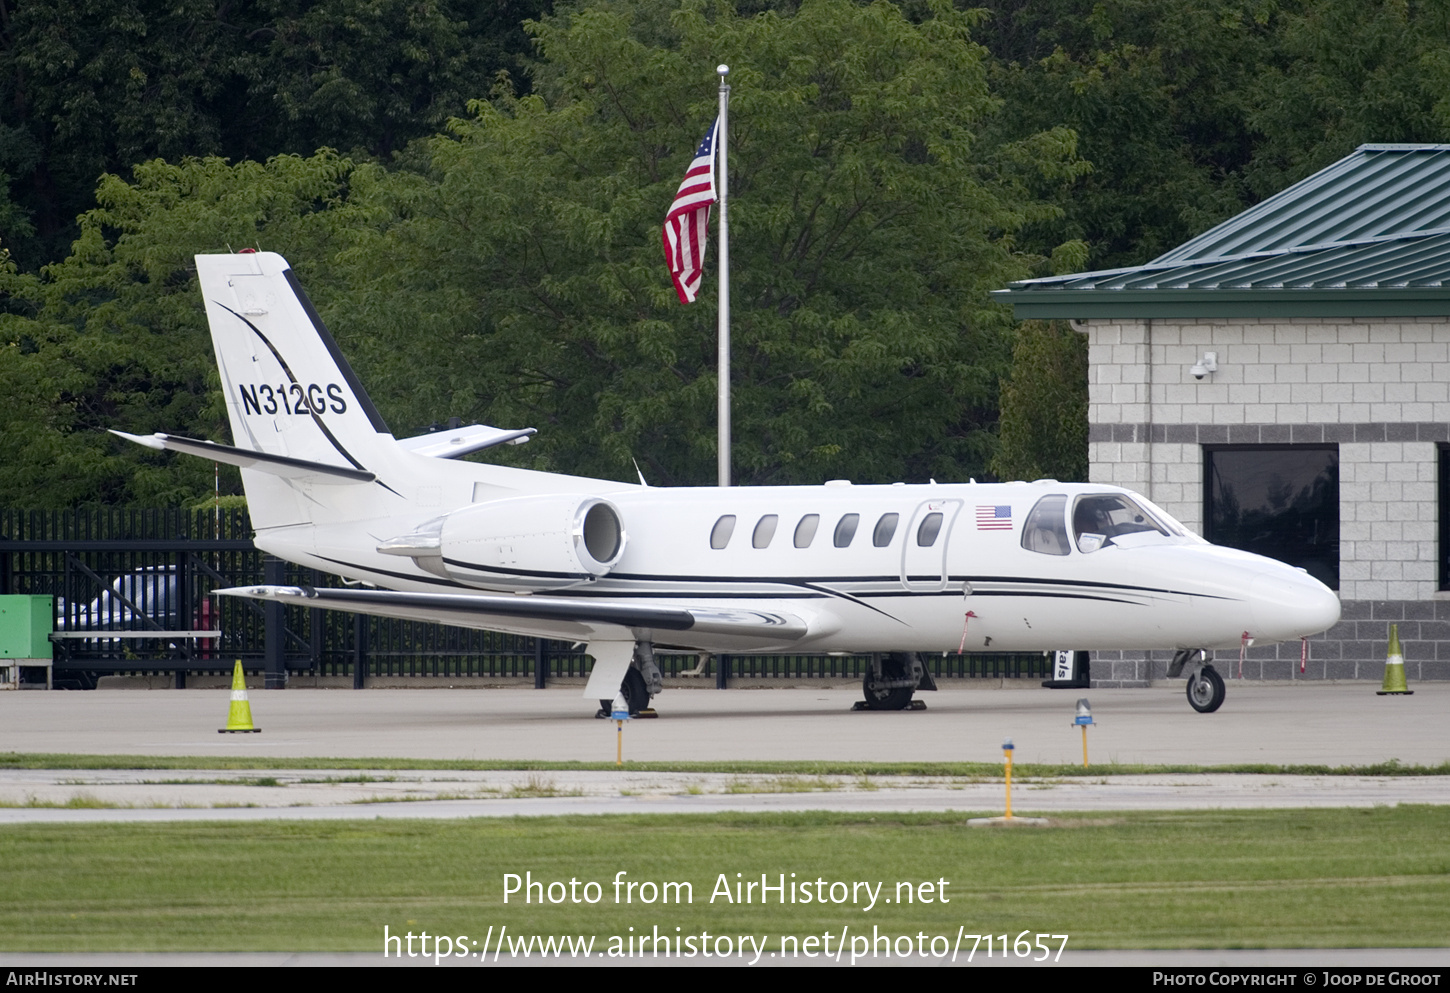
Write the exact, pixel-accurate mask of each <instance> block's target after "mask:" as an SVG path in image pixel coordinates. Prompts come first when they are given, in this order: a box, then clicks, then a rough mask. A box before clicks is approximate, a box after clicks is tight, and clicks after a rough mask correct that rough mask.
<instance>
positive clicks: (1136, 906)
mask: <svg viewBox="0 0 1450 993" xmlns="http://www.w3.org/2000/svg"><path fill="white" fill-rule="evenodd" d="M0 843H3V845H4V849H5V852H6V858H5V859H4V860H3V861H0V949H3V950H4V951H8V952H16V951H59V950H65V951H70V952H81V951H141V950H157V951H224V950H242V951H333V950H338V951H342V950H351V951H377V952H381V950H382V936H383V928H384V926H385V925H386V926H387V927H388V928H389V930H390V932H391V933H393V934H406V933H408V932H410V931H411V932H413V933H415V934H416V933H421V932H423V931H427V932H428V933H429V934H430V935H448V936H450V940H451V941H453V942H454V944H455V947H456V948H458V949H462V950H467V951H472V950H474V948H475V947H476V946H471V945H470V944H469V943H471V942H474V941H478V942H480V943H482V941H483V940H484V939H485V936H486V934H487V933H489V929H490V928H493V929H494V930H493V932H492V933H493V934H494V936H495V938H497V937H498V935H499V934H500V932H499V929H500V928H502V927H505V926H506V927H507V928H508V932H507V933H508V934H510V935H514V936H515V937H517V938H519V939H522V938H524V937H525V936H528V935H565V934H568V935H574V936H578V935H582V936H594V937H595V938H596V941H597V942H598V944H597V946H596V952H597V951H605V950H607V949H608V947H609V945H610V940H611V938H613V937H617V938H619V939H621V940H623V939H627V938H628V937H631V936H637V935H640V934H652V933H653V932H654V929H656V928H657V929H658V932H659V933H660V934H664V935H666V936H669V937H671V938H673V937H676V936H681V937H682V936H685V935H699V934H701V933H703V932H709V933H711V934H713V935H728V936H737V937H738V936H740V935H745V934H751V935H755V936H757V937H758V938H759V940H761V941H763V942H764V943H765V947H767V948H775V949H779V948H780V947H781V943H782V940H783V936H790V935H793V936H796V940H800V939H801V938H803V937H804V936H806V935H816V936H821V935H823V934H825V933H831V934H832V935H834V936H839V935H840V934H842V929H843V928H845V929H846V933H847V935H848V936H850V937H854V936H858V935H875V936H876V937H880V936H887V938H888V939H890V940H891V941H892V942H895V941H896V940H897V939H898V938H899V937H900V936H904V935H910V936H915V935H917V934H918V933H920V934H921V935H922V936H923V937H924V939H925V940H926V941H928V942H930V941H931V939H932V938H933V937H936V936H945V937H946V938H947V939H951V940H955V938H956V936H957V934H958V933H959V929H961V930H962V931H964V932H965V933H967V934H988V933H990V934H994V935H1001V934H1007V935H1009V936H1011V937H1013V938H1015V936H1016V935H1018V934H1019V933H1020V932H1023V931H1027V932H1030V934H1029V938H1028V941H1029V943H1032V942H1033V940H1034V939H1033V937H1032V935H1035V934H1038V933H1042V934H1068V935H1070V936H1071V937H1070V940H1069V944H1068V948H1069V950H1071V949H1081V948H1256V947H1270V948H1285V947H1289V948H1293V947H1365V946H1380V947H1395V946H1399V947H1410V946H1420V947H1424V946H1433V947H1443V946H1446V945H1447V944H1450V808H1445V807H1434V806H1411V805H1401V806H1397V807H1393V808H1387V807H1381V808H1371V809H1354V810H1345V809H1313V810H1271V811H1265V810H1244V811H1181V812H1179V811H1175V812H1134V813H1124V814H1101V813H1097V814H1091V815H1087V814H1082V815H1077V814H1072V815H1053V817H1052V824H1051V826H1049V827H1046V828H1039V829H1025V830H1000V829H992V828H987V829H983V828H969V827H967V826H966V824H965V817H963V816H960V815H943V814H875V815H870V816H867V815H861V814H840V813H822V812H812V813H777V814H716V815H679V816H642V815H641V816H596V817H559V818H554V819H550V820H548V821H545V822H540V821H538V820H535V819H507V820H495V819H473V820H453V821H412V820H398V821H393V820H387V821H382V820H362V821H329V822H316V821H293V822H273V821H265V822H256V823H200V824H190V823H158V824H96V825H76V824H45V825H14V826H7V827H3V828H0ZM505 873H518V874H520V875H525V874H527V873H531V874H532V879H533V880H534V881H536V882H540V883H542V884H543V885H542V887H540V888H538V889H537V890H535V891H533V894H532V897H533V898H532V901H531V902H530V903H523V902H521V901H522V899H523V896H522V894H519V893H516V894H513V895H512V896H511V897H510V899H509V901H508V902H507V903H505V902H504V892H503V891H504V875H505ZM618 873H623V874H624V875H623V876H619V877H617V876H616V874H618ZM737 874H738V875H737ZM762 874H764V875H765V877H766V879H767V881H768V882H769V883H770V884H771V885H776V884H777V883H778V881H779V880H780V878H781V876H782V875H784V878H785V881H786V883H787V884H790V883H792V882H794V883H796V884H797V886H798V887H799V886H800V885H802V884H806V883H809V884H810V885H811V888H812V890H815V891H817V892H824V894H825V896H826V899H825V902H824V903H823V902H820V901H818V900H815V899H812V901H811V902H809V903H804V902H800V901H799V900H798V901H797V902H795V903H790V902H789V901H788V900H787V902H784V903H781V902H779V900H778V899H777V898H775V896H774V895H773V894H772V895H771V899H770V900H769V902H766V903H762V902H761V900H760V889H759V887H758V886H756V887H755V890H754V892H753V894H751V895H752V896H753V899H752V900H750V901H749V902H735V899H734V898H735V894H736V892H737V891H736V890H735V889H734V887H735V884H736V883H737V882H739V883H741V884H742V885H743V884H745V883H747V882H758V881H759V880H760V879H761V876H762ZM792 874H794V875H792ZM526 878H527V877H526ZM616 878H620V879H621V880H622V881H623V883H624V884H625V889H624V890H622V891H621V892H620V900H619V902H616V900H615V894H616V890H615V888H614V880H615V879H616ZM571 880H572V881H574V882H572V883H571ZM631 882H633V883H637V884H643V883H647V882H648V883H653V884H655V885H654V889H653V890H652V891H651V890H650V889H649V888H644V887H636V888H635V889H634V890H633V891H629V890H628V888H627V884H628V883H631ZM667 882H672V883H677V884H688V889H686V888H684V887H679V888H677V889H675V890H674V894H675V897H676V898H675V899H671V900H670V901H669V902H668V903H666V902H663V901H662V900H661V899H660V893H661V892H669V890H667V889H663V884H665V883H667ZM818 882H819V884H821V885H818ZM551 883H559V884H561V885H559V886H555V887H554V888H553V889H552V891H551V890H549V889H548V887H549V885H550V884H551ZM588 883H598V884H599V888H598V890H597V891H591V890H590V889H589V887H587V886H586V884H588ZM835 883H841V884H844V885H842V886H833V884H835ZM857 883H865V884H868V885H869V886H870V887H876V886H877V885H878V884H879V889H876V890H875V892H876V894H877V897H878V900H877V902H876V904H875V906H874V907H871V908H870V909H867V908H866V902H867V897H866V895H865V893H863V892H862V891H861V890H860V889H859V888H857V887H856V886H855V884H857ZM925 884H930V885H929V886H926V885H925ZM722 886H724V887H728V888H729V889H730V891H731V899H729V900H726V899H724V898H723V897H722V895H721V894H722V889H721V887H722ZM822 886H823V887H824V889H822V888H821V887H822ZM571 890H572V891H573V892H574V893H576V894H578V897H577V902H575V899H576V898H571V897H570V896H569V893H570V891H571ZM551 892H552V895H553V896H554V897H556V898H557V899H559V900H561V901H562V902H550V899H549V896H548V894H549V893H551ZM594 892H597V894H598V897H599V899H598V901H597V902H593V903H591V902H588V901H587V899H586V897H587V896H588V895H591V894H592V893H594ZM797 893H799V890H797ZM712 894H713V896H714V899H713V901H712ZM684 895H688V896H689V897H690V899H689V901H688V902H686V901H685V900H684ZM833 896H834V897H839V898H840V899H841V900H842V902H832V897H833ZM908 896H909V897H910V899H908ZM626 897H628V899H626ZM648 897H652V901H650V902H647V898H648ZM887 900H890V901H891V902H889V903H888V902H886V901H887ZM873 927H874V928H875V929H876V930H875V931H874V932H873V930H872V929H873ZM630 928H633V929H634V930H633V932H631V931H629V929H630ZM676 929H678V930H676ZM460 936H462V939H463V943H462V944H457V942H458V940H459V938H460ZM833 940H835V939H834V938H833ZM907 943H908V944H915V941H914V940H912V941H908V942H907ZM969 943H970V939H969ZM1053 944H1054V947H1055V944H1056V943H1055V942H1054V943H1053ZM415 947H416V946H415ZM506 947H507V946H506ZM877 947H878V948H879V947H880V946H879V945H878V946H877ZM893 947H895V946H894V945H893ZM937 947H943V946H942V945H941V944H940V943H938V945H937ZM1034 954H1037V953H1036V952H1035V951H1034Z"/></svg>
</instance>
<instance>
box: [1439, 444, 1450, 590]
mask: <svg viewBox="0 0 1450 993" xmlns="http://www.w3.org/2000/svg"><path fill="white" fill-rule="evenodd" d="M1440 589H1442V590H1450V446H1443V445H1442V446H1441V448H1440Z"/></svg>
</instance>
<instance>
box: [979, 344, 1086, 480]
mask: <svg viewBox="0 0 1450 993" xmlns="http://www.w3.org/2000/svg"><path fill="white" fill-rule="evenodd" d="M1087 383H1088V362H1087V336H1086V335H1082V334H1078V333H1077V332H1076V331H1074V330H1073V329H1072V328H1071V327H1070V326H1068V325H1067V324H1066V322H1063V321H1024V322H1023V323H1022V324H1021V325H1019V326H1018V328H1017V344H1016V346H1015V347H1014V348H1013V350H1012V375H1011V378H1010V379H1008V380H1007V381H1006V382H1005V383H1003V384H1002V429H1001V435H1002V437H1001V444H1000V445H999V446H998V448H997V453H996V455H995V456H994V457H993V459H992V470H993V471H994V472H995V473H996V474H997V476H998V477H999V478H1001V479H1045V478H1050V479H1061V480H1063V481H1066V482H1086V481H1087V478H1088V436H1087V423H1088V422H1087V406H1088V401H1087V396H1088V393H1087Z"/></svg>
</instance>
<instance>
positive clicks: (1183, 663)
mask: <svg viewBox="0 0 1450 993" xmlns="http://www.w3.org/2000/svg"><path fill="white" fill-rule="evenodd" d="M1185 671H1186V672H1187V675H1188V705H1189V706H1190V707H1192V708H1193V709H1194V710H1196V711H1198V712H1199V713H1200V714H1211V713H1213V712H1214V711H1215V710H1217V709H1218V708H1219V707H1221V706H1223V698H1224V694H1225V690H1224V685H1223V677H1222V676H1220V675H1219V674H1218V670H1217V669H1215V668H1214V667H1213V666H1211V665H1209V664H1208V652H1206V651H1204V650H1203V649H1202V648H1180V649H1179V650H1178V651H1177V653H1175V654H1174V656H1173V661H1172V662H1170V663H1168V678H1169V679H1173V678H1175V677H1177V676H1179V675H1181V674H1183V673H1184V672H1185Z"/></svg>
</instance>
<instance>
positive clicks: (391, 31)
mask: <svg viewBox="0 0 1450 993" xmlns="http://www.w3.org/2000/svg"><path fill="white" fill-rule="evenodd" d="M549 2H550V0H371V2H369V3H365V4H360V3H354V2H349V0H257V2H249V3H236V2H234V0H166V2H164V3H163V2H160V0H46V2H37V0H0V171H4V172H8V173H9V174H10V175H11V176H12V177H13V183H12V197H13V199H14V201H15V203H16V204H17V205H18V209H19V210H21V211H22V212H23V219H24V221H25V224H26V226H27V228H30V229H33V230H27V229H22V228H21V227H20V226H19V225H18V223H16V222H13V221H12V222H11V224H13V225H14V226H7V224H6V218H5V216H4V215H3V214H0V237H4V238H5V240H6V242H7V243H9V244H10V245H11V247H12V249H14V250H15V252H16V256H17V259H19V260H20V262H21V267H22V268H23V269H27V270H29V271H35V270H36V269H38V268H39V267H40V266H41V265H42V264H44V263H47V262H51V261H56V260H58V259H60V258H63V257H64V255H65V252H66V249H67V247H68V246H69V244H70V242H71V240H72V239H74V238H75V237H76V236H77V233H78V228H77V227H76V225H75V218H76V217H77V215H79V214H80V213H82V212H83V211H85V210H87V209H89V208H90V207H92V206H94V204H95V200H94V199H93V193H94V191H95V187H96V183H97V181H98V179H99V177H100V176H101V174H102V173H106V172H109V173H113V174H117V175H121V176H123V177H125V176H129V170H130V168H131V166H133V165H134V164H136V163H138V162H145V161H149V160H151V159H153V158H156V157H158V156H159V157H162V158H166V159H169V160H172V161H179V160H180V159H182V158H183V157H185V156H208V155H220V156H225V157H227V158H231V159H233V160H240V159H255V160H257V161H262V160H264V159H266V158H268V157H269V156H272V155H276V154H279V153H293V154H306V155H310V154H312V152H314V151H315V150H316V149H318V148H321V147H331V148H342V149H356V150H359V151H361V152H363V153H366V154H368V155H373V156H378V157H381V158H386V157H387V156H389V155H390V154H391V153H392V152H394V151H395V150H397V149H400V148H402V147H404V146H405V145H406V144H407V143H408V142H409V141H411V140H414V139H417V138H421V137H424V136H426V135H429V134H432V133H433V132H435V131H437V130H438V129H439V128H441V127H442V126H443V124H444V122H445V121H446V120H447V119H448V118H449V117H450V116H453V115H457V114H462V113H464V112H465V109H466V106H467V103H468V101H469V100H471V99H474V98H476V97H480V96H485V95H487V93H488V92H489V90H490V88H491V87H492V86H493V83H494V78H495V75H496V73H498V72H499V71H501V70H507V71H511V72H514V73H515V74H519V69H520V56H522V55H523V54H524V53H525V52H526V51H527V49H528V40H527V38H526V37H525V35H524V33H523V27H522V23H521V22H522V21H523V19H524V18H526V17H532V16H537V15H538V14H540V13H541V12H543V11H545V10H547V9H548V7H549ZM0 194H3V183H0ZM0 203H3V199H0Z"/></svg>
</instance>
